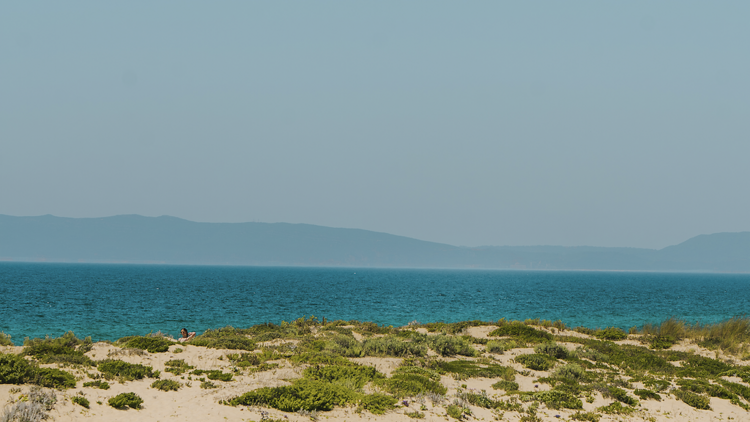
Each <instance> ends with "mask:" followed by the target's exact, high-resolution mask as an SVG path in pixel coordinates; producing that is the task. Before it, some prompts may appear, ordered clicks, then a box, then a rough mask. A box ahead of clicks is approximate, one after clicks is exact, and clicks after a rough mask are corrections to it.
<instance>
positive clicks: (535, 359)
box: [513, 353, 557, 371]
mask: <svg viewBox="0 0 750 422" xmlns="http://www.w3.org/2000/svg"><path fill="white" fill-rule="evenodd" d="M513 360H515V361H516V362H518V363H520V364H521V365H523V366H524V367H525V368H529V369H533V370H535V371H547V370H549V369H550V368H552V367H553V366H555V362H557V359H555V358H553V357H551V356H548V355H542V354H539V353H533V354H528V355H520V356H516V357H515V358H514V359H513Z"/></svg>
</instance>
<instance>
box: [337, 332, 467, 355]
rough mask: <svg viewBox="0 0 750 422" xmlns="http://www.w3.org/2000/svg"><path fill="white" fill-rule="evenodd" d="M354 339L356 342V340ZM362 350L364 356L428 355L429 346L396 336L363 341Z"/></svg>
mask: <svg viewBox="0 0 750 422" xmlns="http://www.w3.org/2000/svg"><path fill="white" fill-rule="evenodd" d="M451 338H453V337H451ZM354 341H355V342H356V340H354ZM357 343H358V342H357ZM350 350H351V349H350ZM361 350H362V352H361V355H363V356H395V357H405V356H425V355H427V347H426V346H425V345H424V344H419V343H412V342H409V341H403V340H401V339H400V338H398V337H396V336H385V337H375V338H369V339H366V340H365V341H364V342H363V343H362V347H361Z"/></svg>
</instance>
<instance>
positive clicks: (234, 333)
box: [190, 327, 256, 350]
mask: <svg viewBox="0 0 750 422" xmlns="http://www.w3.org/2000/svg"><path fill="white" fill-rule="evenodd" d="M190 344H192V345H193V346H203V347H208V348H210V349H232V350H255V346H256V345H255V341H253V340H252V339H249V338H247V336H246V335H245V334H242V333H241V331H239V330H236V329H234V328H232V327H224V328H219V329H216V330H206V331H205V332H204V333H203V334H201V335H199V336H197V337H195V338H194V339H192V340H190Z"/></svg>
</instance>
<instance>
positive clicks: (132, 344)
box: [122, 337, 175, 353]
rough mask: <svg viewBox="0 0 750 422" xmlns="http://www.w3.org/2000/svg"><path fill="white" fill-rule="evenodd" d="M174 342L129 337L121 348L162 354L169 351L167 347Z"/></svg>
mask: <svg viewBox="0 0 750 422" xmlns="http://www.w3.org/2000/svg"><path fill="white" fill-rule="evenodd" d="M173 344H175V342H173V341H171V340H168V339H166V338H164V337H130V338H129V340H127V341H126V342H124V343H122V347H126V348H132V349H141V350H145V351H147V352H149V353H162V352H166V351H168V350H169V346H171V345H173Z"/></svg>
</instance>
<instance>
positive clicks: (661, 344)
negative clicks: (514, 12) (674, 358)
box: [646, 335, 677, 349]
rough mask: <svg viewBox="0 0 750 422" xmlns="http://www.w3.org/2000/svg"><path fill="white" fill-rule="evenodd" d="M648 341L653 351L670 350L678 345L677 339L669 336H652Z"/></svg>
mask: <svg viewBox="0 0 750 422" xmlns="http://www.w3.org/2000/svg"><path fill="white" fill-rule="evenodd" d="M646 340H647V342H648V344H649V347H651V348H652V349H669V348H670V347H672V346H673V345H674V344H675V343H677V338H675V337H673V336H669V335H663V336H651V337H648V338H647V339H646Z"/></svg>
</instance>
